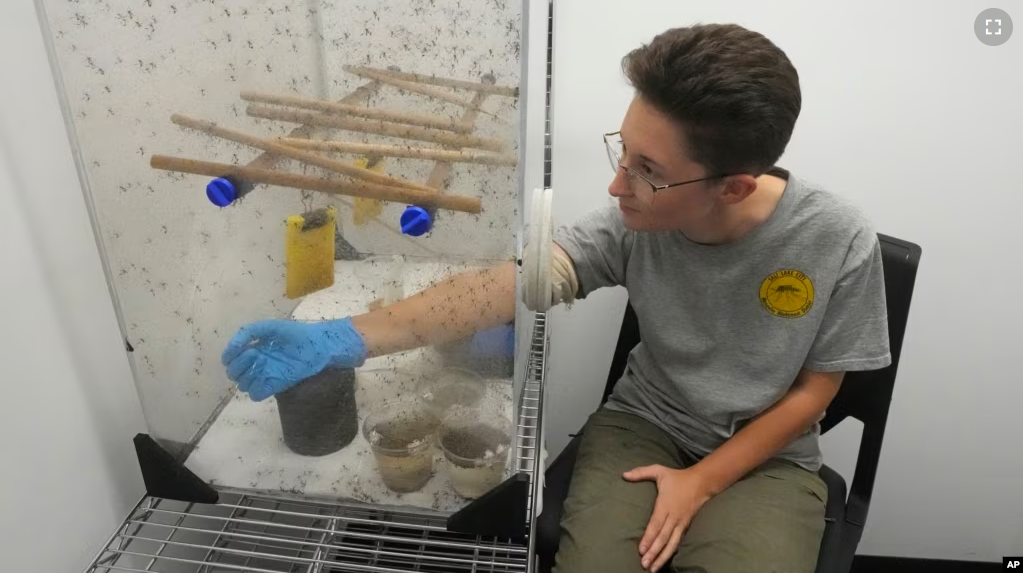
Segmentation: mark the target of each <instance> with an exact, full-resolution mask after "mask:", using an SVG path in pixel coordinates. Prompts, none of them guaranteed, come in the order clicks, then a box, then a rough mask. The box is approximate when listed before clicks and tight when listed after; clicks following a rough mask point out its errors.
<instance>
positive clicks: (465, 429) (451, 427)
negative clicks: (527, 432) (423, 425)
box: [437, 406, 511, 498]
mask: <svg viewBox="0 0 1023 574" xmlns="http://www.w3.org/2000/svg"><path fill="white" fill-rule="evenodd" d="M437 439H438V442H439V443H440V448H441V450H442V451H443V452H444V458H445V459H447V463H448V464H447V471H448V474H449V475H450V477H451V486H452V487H453V488H454V490H455V492H456V493H458V494H459V495H460V496H462V497H465V498H479V497H480V496H483V495H484V494H486V493H487V492H488V491H489V490H490V489H492V488H494V487H495V486H497V485H498V484H500V483H501V481H502V480H504V474H505V468H506V467H507V465H508V456H509V452H510V450H511V449H510V447H511V421H509V420H508V418H507V417H506V416H505V415H504V414H502V413H500V412H498V410H497V409H496V408H479V407H477V408H466V407H459V406H454V407H451V408H450V409H449V410H448V414H447V416H446V417H444V420H443V422H442V423H441V425H440V428H439V429H438V431H437Z"/></svg>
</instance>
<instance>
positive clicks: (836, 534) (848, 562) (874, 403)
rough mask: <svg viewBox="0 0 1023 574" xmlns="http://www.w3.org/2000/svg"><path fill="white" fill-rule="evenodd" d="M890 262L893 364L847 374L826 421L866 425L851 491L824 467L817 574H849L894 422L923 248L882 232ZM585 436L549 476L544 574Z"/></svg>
mask: <svg viewBox="0 0 1023 574" xmlns="http://www.w3.org/2000/svg"><path fill="white" fill-rule="evenodd" d="M878 237H879V238H880V240H881V252H882V257H883V260H884V283H885V291H886V299H887V305H888V333H889V339H890V343H891V353H892V364H891V365H890V366H888V367H885V368H884V369H879V370H876V371H860V372H851V373H848V374H847V375H846V377H845V382H844V383H843V384H842V387H841V389H840V390H839V392H838V395H837V396H836V397H835V400H834V401H833V402H832V403H831V406H830V407H828V412H827V414H826V416H825V417H824V420H823V421H821V432H822V433H825V432H827V431H829V430H831V429H832V428H834V427H835V425H837V424H838V423H840V422H842V421H843V420H844V419H845V418H846V417H850V416H851V417H854V418H857V419H859V420H860V421H861V422H862V423H863V434H862V437H861V439H860V451H859V454H858V456H857V458H856V472H855V475H854V476H853V481H852V488H851V489H850V491H849V493H848V496H847V495H846V484H845V480H844V479H843V478H842V476H841V475H839V474H838V473H837V472H835V471H834V470H832V469H831V468H830V467H828V466H827V465H825V466H824V467H823V468H822V469H821V478H822V479H823V480H824V482H825V483H826V484H827V485H828V504H827V509H826V511H825V517H826V518H825V519H826V521H827V524H826V525H825V528H824V537H823V539H822V541H821V548H820V553H819V554H818V557H817V571H818V572H849V571H850V570H851V569H852V561H853V556H854V555H855V554H856V547H857V545H858V544H859V541H860V536H861V535H862V534H863V525H864V523H865V522H866V519H867V510H868V508H869V506H870V495H871V492H872V491H873V489H874V477H875V476H876V475H877V464H878V460H879V459H880V456H881V442H882V440H883V438H884V429H885V424H886V422H887V419H888V406H889V404H890V403H891V399H892V389H893V387H894V386H895V375H896V372H897V370H898V367H899V357H900V356H901V354H902V339H903V336H904V335H905V332H906V322H907V320H908V318H909V306H910V302H911V300H912V298H913V287H914V285H915V283H916V270H917V266H918V264H919V262H920V252H921V251H920V247H919V246H918V245H915V244H912V243H908V242H906V241H901V240H899V239H895V238H893V237H888V236H886V235H881V234H878ZM639 340H640V335H639V320H638V319H637V317H636V313H635V312H634V311H633V309H632V306H631V305H629V306H627V307H626V309H625V316H624V318H623V319H622V329H621V331H620V333H619V335H618V345H617V347H616V348H615V354H614V358H613V359H612V361H611V369H610V371H609V374H608V378H607V384H606V385H605V387H604V396H603V398H602V399H601V404H604V402H605V401H607V398H608V397H609V396H610V395H611V391H612V390H613V389H614V386H615V383H617V382H618V379H620V378H621V376H622V374H623V373H624V372H625V366H626V363H627V361H628V358H629V353H630V352H631V351H632V349H633V347H635V346H636V344H638V343H639ZM579 440H580V437H579V436H578V435H577V436H575V437H574V438H573V439H572V440H571V441H570V442H569V443H568V446H566V447H565V450H563V451H562V452H561V454H559V455H558V457H557V458H556V459H555V460H554V461H553V462H552V463H551V464H550V466H548V468H547V471H546V473H545V488H544V492H543V513H541V514H540V516H539V518H538V519H537V529H536V534H535V535H536V536H537V539H536V552H537V556H538V558H539V567H540V571H542V572H549V571H550V569H551V567H552V566H553V565H554V555H555V554H556V553H557V551H558V543H559V541H560V537H561V530H560V526H559V525H560V522H561V511H562V504H563V503H564V501H565V497H566V495H567V494H568V485H569V482H570V480H571V478H572V469H573V467H574V466H575V459H576V455H577V454H578V452H579Z"/></svg>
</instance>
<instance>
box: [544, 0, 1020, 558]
mask: <svg viewBox="0 0 1023 574" xmlns="http://www.w3.org/2000/svg"><path fill="white" fill-rule="evenodd" d="M988 7H989V6H988V5H987V4H986V3H984V2H979V1H964V2H955V3H951V2H946V3H942V4H941V7H940V9H939V8H937V7H935V4H934V3H933V2H925V1H924V0H918V1H915V2H899V3H892V2H881V1H879V0H875V1H871V2H856V3H834V2H828V3H822V2H813V1H809V0H807V1H798V2H797V1H786V2H770V3H766V2H754V1H743V2H739V1H731V2H717V1H714V2H712V1H700V2H671V1H668V0H636V1H634V2H630V3H629V4H628V6H627V7H626V6H623V5H622V4H621V3H620V2H616V1H613V0H558V1H557V2H556V10H557V11H556V14H555V22H556V23H555V26H556V29H555V63H554V81H555V85H554V102H555V103H554V118H553V121H554V189H555V193H556V200H555V207H556V216H557V217H558V218H559V220H561V221H562V222H565V221H568V220H570V219H572V218H574V217H575V216H577V215H578V214H580V213H582V212H584V211H586V210H588V209H592V208H593V207H595V206H597V205H599V204H601V203H603V202H604V201H606V187H607V184H608V182H609V180H610V178H611V175H612V174H611V172H610V169H609V168H608V167H607V159H606V157H605V154H604V150H603V148H602V144H601V140H600V134H601V133H602V132H607V131H612V130H614V129H617V126H618V125H619V124H620V121H621V116H622V114H623V113H624V110H625V107H626V106H627V104H628V101H629V99H630V98H631V91H630V89H629V88H628V87H627V86H626V85H625V83H624V80H623V79H622V77H621V73H620V64H619V62H620V59H621V57H622V56H623V55H624V54H625V53H626V52H628V51H629V50H630V49H632V48H634V47H636V46H638V45H639V44H640V43H642V42H646V41H649V40H650V39H651V38H652V37H653V36H654V35H655V34H657V33H659V32H661V31H663V30H664V29H666V28H668V27H672V26H678V25H685V24H689V23H695V22H697V21H704V22H713V21H730V22H737V23H740V24H743V25H745V26H747V27H750V28H753V29H756V30H758V31H761V32H763V33H764V34H765V35H767V36H768V37H769V38H771V39H773V40H774V41H775V42H776V43H777V44H779V45H780V46H781V47H782V49H784V50H785V51H786V52H787V53H788V54H789V56H790V58H791V59H792V60H793V61H794V63H795V65H796V67H797V68H798V70H799V72H800V76H801V83H802V88H803V96H804V107H803V112H802V115H801V117H800V120H799V123H798V125H797V127H796V132H795V136H794V138H793V141H792V144H791V145H790V147H789V150H788V152H787V153H786V155H785V157H784V158H783V159H782V161H781V162H780V163H781V165H783V166H785V167H788V168H790V169H792V170H794V172H795V174H796V175H797V176H800V177H804V178H808V179H811V180H814V181H817V182H821V183H824V184H826V185H827V186H829V187H830V188H831V189H833V190H835V191H837V192H839V193H842V194H844V195H846V196H848V197H849V198H851V199H852V200H854V201H855V202H857V203H859V204H860V205H861V206H863V208H864V209H865V210H866V211H867V213H868V214H869V215H870V216H871V217H872V219H873V220H874V222H875V224H876V226H877V227H878V229H879V230H880V231H882V232H884V233H887V234H891V235H895V236H898V237H901V238H904V239H907V240H911V241H914V242H917V243H919V244H920V245H922V247H923V260H922V264H921V268H920V274H919V278H918V281H917V290H916V295H915V300H914V302H913V311H912V316H911V317H910V324H909V330H908V333H907V335H906V342H905V346H904V351H903V361H902V366H901V368H900V372H899V380H898V383H897V385H896V390H895V397H894V401H893V405H892V410H891V415H890V422H889V426H888V432H887V435H886V440H885V445H884V452H883V454H882V460H881V467H880V471H879V473H878V477H877V486H876V488H875V491H874V501H873V504H872V506H871V513H870V517H869V521H868V524H867V528H866V532H865V535H864V539H863V542H862V544H861V546H860V552H861V553H864V554H875V555H896V556H916V557H929V558H943V559H965V560H992V561H993V560H1000V557H1001V556H1002V555H1011V554H1018V553H1019V552H1020V551H1021V550H1023V510H1021V509H1023V488H1021V487H1020V485H1021V484H1023V457H1021V456H1020V452H1021V450H1020V446H1019V436H1020V433H1019V405H1020V404H1021V401H1023V386H1021V385H1020V380H1021V377H1020V375H1019V369H1018V365H1017V364H1016V362H1015V355H1016V354H1017V353H1018V349H1017V347H1018V341H1019V340H1020V339H1019V334H1018V325H1019V324H1020V322H1021V321H1023V306H1021V305H1020V304H1019V303H1018V294H1017V293H1018V291H1019V285H1020V284H1021V282H1023V271H1021V266H1020V265H1019V264H1018V261H1019V257H1018V243H1019V233H1018V229H1019V223H1018V218H1019V212H1020V209H1021V208H1023V196H1021V195H1020V185H1019V175H1018V163H1019V162H1018V154H1019V150H1020V144H1019V141H1018V134H1019V133H1021V131H1023V108H1021V107H1020V106H1019V101H1018V97H1019V96H1018V95H1019V93H1020V92H1021V89H1023V76H1021V75H1020V74H1019V72H1018V70H1019V66H1020V64H1021V62H1023V58H1021V56H1023V37H1020V38H1013V39H1011V40H1010V41H1009V42H1008V43H1007V44H1005V45H1003V46H1000V47H996V48H992V47H988V46H984V45H982V44H981V43H980V42H979V41H978V40H977V39H976V37H975V36H974V33H973V21H974V19H975V18H976V16H977V15H978V14H979V13H980V12H981V10H983V9H985V8H988ZM1003 8H1006V9H1008V10H1009V11H1010V13H1011V12H1012V10H1011V6H1004V7H1003ZM1011 15H1013V16H1015V17H1016V18H1017V21H1023V11H1021V12H1020V13H1019V14H1011ZM1019 34H1020V32H1019V31H1017V32H1016V35H1017V36H1018V35H1019ZM623 301H624V299H623V294H622V293H620V292H618V293H616V292H609V293H601V294H600V295H599V296H594V297H592V300H588V301H585V302H583V303H580V304H578V305H577V306H576V307H575V308H574V309H573V310H570V311H567V312H566V311H564V310H560V311H558V312H557V313H555V317H554V319H555V322H554V329H555V331H554V332H555V334H556V336H555V339H554V341H553V343H552V345H553V347H554V356H553V357H552V360H551V363H552V364H551V371H550V380H551V381H552V386H551V393H552V401H551V403H550V409H549V412H553V413H556V416H549V419H548V420H549V424H550V426H549V429H548V430H549V434H548V436H549V438H550V446H551V449H552V451H553V452H557V451H559V450H560V449H561V447H562V446H563V444H564V443H565V442H566V441H567V437H566V434H567V433H569V432H575V431H576V430H577V429H578V428H579V426H580V425H581V424H582V423H583V422H584V420H585V417H586V415H588V414H589V413H590V412H592V410H593V409H594V407H595V406H596V404H597V401H598V400H599V397H600V393H601V391H602V389H603V385H604V379H605V377H606V373H607V368H608V366H609V364H610V353H611V349H613V344H614V340H615V338H616V336H617V328H618V325H619V319H620V316H621V308H622V305H623ZM583 352H586V353H587V354H595V355H596V356H597V357H598V359H597V360H585V361H584V360H583V358H582V357H583V355H582V354H583ZM855 430H856V429H855V428H842V429H838V430H836V431H835V433H836V434H834V435H829V436H827V437H825V440H824V446H825V451H826V452H825V454H826V457H827V461H828V463H829V464H832V465H833V466H835V467H836V468H837V469H838V470H839V471H840V472H843V473H845V474H846V475H847V476H849V473H850V471H851V468H852V461H853V460H854V459H855V449H856V446H857V441H858V438H857V437H856V435H855V433H854V432H850V431H855Z"/></svg>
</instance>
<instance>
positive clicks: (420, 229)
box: [401, 205, 433, 237]
mask: <svg viewBox="0 0 1023 574" xmlns="http://www.w3.org/2000/svg"><path fill="white" fill-rule="evenodd" d="M432 228H433V215H431V214H430V212H429V211H427V210H425V209H423V208H422V207H419V206H416V205H412V206H409V207H406V208H405V211H404V212H403V213H402V214H401V232H402V233H404V234H405V235H411V236H412V237H419V236H420V235H423V234H425V233H428V232H429V231H430V229H432Z"/></svg>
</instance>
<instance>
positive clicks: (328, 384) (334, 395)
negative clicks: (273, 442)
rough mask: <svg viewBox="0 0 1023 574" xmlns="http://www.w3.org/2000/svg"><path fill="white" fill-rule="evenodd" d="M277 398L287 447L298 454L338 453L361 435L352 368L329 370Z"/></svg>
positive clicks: (280, 394)
mask: <svg viewBox="0 0 1023 574" xmlns="http://www.w3.org/2000/svg"><path fill="white" fill-rule="evenodd" d="M276 398H277V410H278V411H279V413H280V416H281V431H282V432H283V433H284V444H285V445H287V447H288V448H289V449H291V450H292V451H293V452H295V453H297V454H301V455H304V456H324V455H327V454H330V453H332V452H337V451H339V450H341V449H342V448H344V447H346V446H348V444H349V443H351V442H352V440H353V439H354V438H355V435H356V434H357V433H358V432H359V411H358V408H357V407H356V405H355V371H354V370H352V369H331V368H328V369H325V370H323V371H322V372H320V373H319V374H317V375H313V376H312V377H309V378H308V379H306V380H304V381H302V382H300V383H298V384H297V385H295V386H293V387H291V388H290V389H288V390H286V391H284V392H282V393H278V394H277V395H276Z"/></svg>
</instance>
